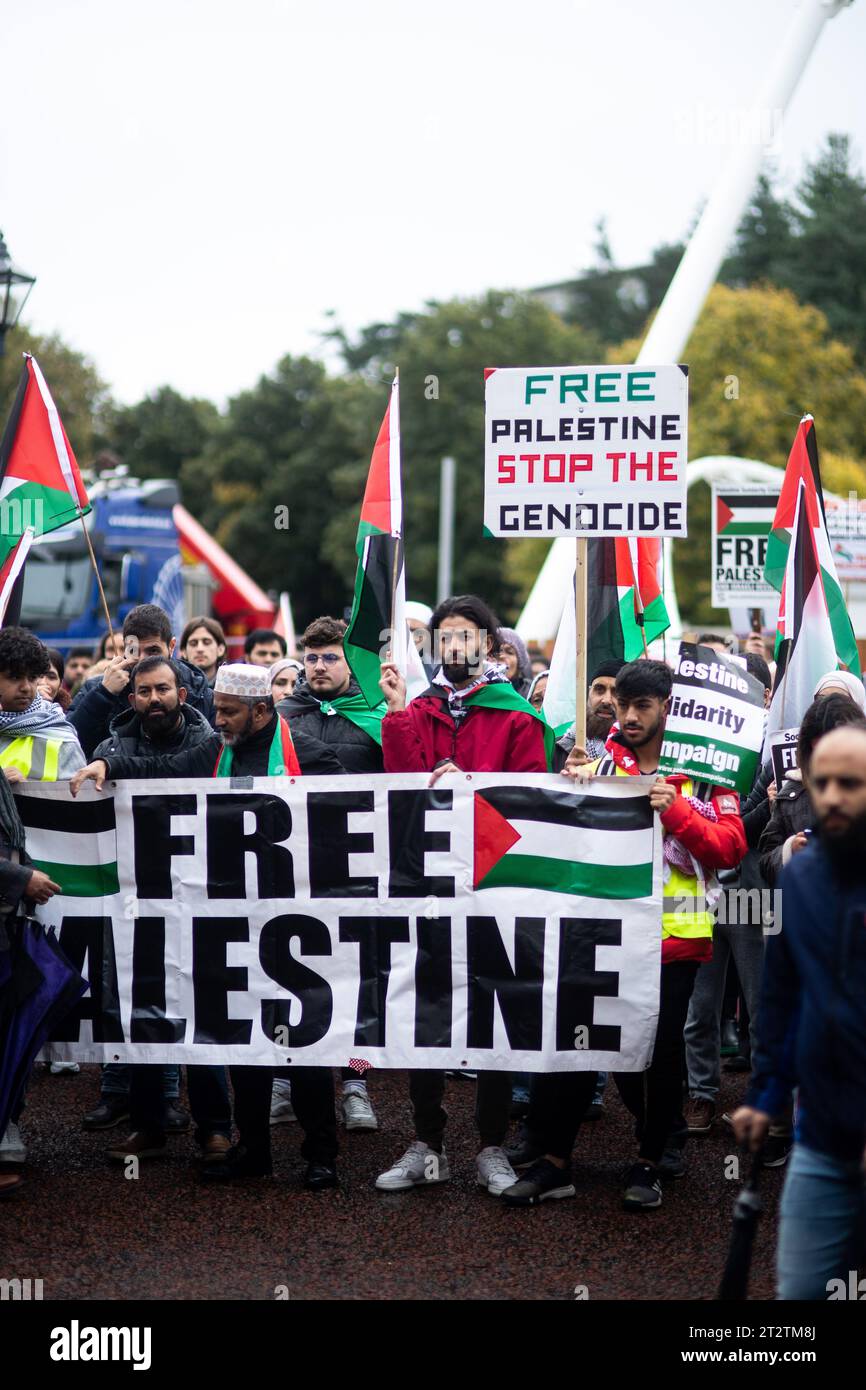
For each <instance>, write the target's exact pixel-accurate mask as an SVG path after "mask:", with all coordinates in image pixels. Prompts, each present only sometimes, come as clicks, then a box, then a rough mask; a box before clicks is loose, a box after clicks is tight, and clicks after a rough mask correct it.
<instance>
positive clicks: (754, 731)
mask: <svg viewBox="0 0 866 1390" xmlns="http://www.w3.org/2000/svg"><path fill="white" fill-rule="evenodd" d="M763 739H764V687H763V686H762V685H761V682H760V681H758V680H755V678H754V676H750V675H749V673H748V672H747V670H746V668H745V666H744V665H740V663H739V661H736V660H734V659H733V658H731V657H725V656H721V655H720V654H719V653H718V652H715V651H713V649H712V648H711V647H699V646H696V645H695V643H693V642H682V643H680V651H679V656H678V657H677V661H676V665H675V666H674V685H673V690H672V691H671V708H670V714H669V715H668V718H667V723H666V724H665V737H664V742H663V743H662V752H661V758H660V759H659V772H661V773H664V774H666V773H671V772H684V773H686V774H688V775H689V776H690V777H694V778H696V779H697V780H699V781H701V782H713V783H715V784H716V785H717V786H719V787H730V788H731V790H732V791H736V792H741V793H746V792H748V791H750V790H751V786H752V783H753V781H754V779H755V772H756V771H757V767H758V759H759V757H760V753H761V745H762V743H763Z"/></svg>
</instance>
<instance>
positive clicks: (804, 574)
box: [763, 477, 859, 762]
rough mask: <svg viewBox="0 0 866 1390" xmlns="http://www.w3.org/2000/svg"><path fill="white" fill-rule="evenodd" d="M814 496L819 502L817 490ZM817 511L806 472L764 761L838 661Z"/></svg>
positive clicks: (785, 583)
mask: <svg viewBox="0 0 866 1390" xmlns="http://www.w3.org/2000/svg"><path fill="white" fill-rule="evenodd" d="M811 496H812V500H813V501H814V493H813V494H811ZM780 506H781V499H780ZM777 515H778V513H777ZM814 516H815V513H814V509H813V508H812V507H810V491H809V484H808V483H807V481H806V479H805V478H803V477H800V478H799V479H798V481H797V491H796V493H795V497H794V513H793V522H792V526H791V533H790V543H789V545H788V554H787V564H786V567H785V575H784V578H783V580H782V600H781V603H780V605H779V626H778V632H777V635H776V680H775V683H774V686H773V698H772V701H771V704H770V711H769V716H768V719H767V729H766V733H765V737H764V754H763V760H764V762H767V760H768V759H769V758H770V756H771V739H772V736H773V735H774V734H776V733H778V732H779V730H781V729H787V728H789V727H790V726H792V725H795V724H800V723H801V721H802V719H803V715H804V714H805V713H806V710H807V709H808V707H809V705H810V704H811V703H812V693H813V691H814V689H815V686H816V685H817V684H818V681H819V680H820V679H821V677H822V676H824V675H826V674H827V672H828V671H834V670H835V669H836V665H837V660H836V642H835V636H834V632H833V625H832V622H831V619H830V611H829V607H828V603H827V593H826V589H825V585H824V576H823V567H822V565H821V562H820V556H819V552H818V540H817V537H818V530H819V528H818V527H816V526H815V524H814ZM824 534H825V535H826V532H825V533H824ZM846 616H847V615H846ZM858 671H859V668H858Z"/></svg>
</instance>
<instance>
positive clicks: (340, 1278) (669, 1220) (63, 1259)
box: [0, 1066, 784, 1300]
mask: <svg viewBox="0 0 866 1390" xmlns="http://www.w3.org/2000/svg"><path fill="white" fill-rule="evenodd" d="M744 1086H745V1082H744V1079H743V1078H742V1077H741V1076H733V1077H726V1078H725V1081H724V1089H723V1093H722V1100H723V1102H724V1108H730V1106H731V1105H732V1104H733V1103H734V1102H735V1101H736V1100H737V1099H738V1097H739V1096H740V1095H741V1093H742V1091H743V1089H744ZM369 1087H370V1094H371V1097H372V1099H373V1101H374V1104H375V1107H376V1110H377V1112H378V1116H379V1123H380V1128H379V1131H378V1133H375V1134H364V1133H360V1134H359V1133H353V1134H349V1135H346V1134H345V1132H344V1131H342V1129H341V1145H342V1151H341V1156H340V1160H339V1165H340V1176H341V1186H340V1189H339V1191H337V1192H327V1193H321V1194H317V1195H313V1194H308V1193H306V1192H304V1190H303V1189H302V1188H301V1186H300V1180H301V1176H302V1174H303V1171H304V1163H303V1160H302V1159H301V1157H300V1154H299V1152H298V1148H299V1144H300V1134H299V1131H298V1127H297V1125H292V1126H283V1127H280V1128H278V1129H275V1130H274V1131H273V1135H274V1177H273V1178H272V1179H259V1180H256V1181H254V1182H248V1183H246V1184H244V1185H240V1184H239V1185H236V1186H234V1187H231V1188H224V1187H222V1186H217V1187H216V1189H214V1187H213V1186H211V1185H207V1186H205V1185H204V1184H202V1183H201V1182H200V1181H199V1179H198V1178H197V1175H196V1168H195V1165H194V1163H193V1154H194V1145H193V1141H192V1136H191V1133H190V1134H187V1135H180V1136H177V1137H174V1138H172V1139H170V1140H169V1150H168V1157H166V1158H163V1159H159V1160H156V1161H153V1162H151V1163H143V1164H142V1165H141V1175H140V1177H139V1179H138V1180H137V1181H133V1180H129V1179H126V1178H124V1176H123V1173H122V1170H121V1169H118V1167H116V1166H112V1165H109V1164H108V1163H107V1161H106V1160H105V1158H104V1156H103V1155H104V1151H105V1149H106V1148H107V1147H108V1145H109V1144H110V1143H111V1141H112V1140H113V1139H114V1138H115V1137H117V1136H119V1135H121V1134H125V1133H126V1132H127V1131H128V1126H126V1125H124V1126H122V1127H120V1128H119V1129H118V1130H109V1131H107V1132H103V1133H99V1134H87V1133H85V1132H84V1131H83V1130H82V1129H81V1127H80V1119H81V1115H82V1114H83V1113H84V1111H85V1110H88V1109H90V1108H92V1106H93V1105H95V1103H96V1100H97V1094H98V1068H96V1067H92V1066H88V1067H83V1068H82V1070H81V1072H80V1073H79V1074H78V1075H77V1076H68V1075H61V1076H51V1075H50V1074H49V1073H48V1072H47V1070H45V1069H43V1068H41V1067H40V1068H39V1069H37V1071H36V1072H35V1073H34V1075H33V1078H32V1080H31V1083H30V1087H29V1091H28V1104H27V1109H26V1111H25V1113H24V1116H23V1118H22V1121H21V1129H22V1133H23V1135H24V1138H25V1140H26V1142H27V1144H28V1146H29V1154H28V1163H27V1165H26V1167H25V1168H24V1170H23V1171H24V1173H25V1176H26V1177H27V1185H26V1187H25V1188H22V1189H21V1191H20V1192H19V1193H18V1194H17V1195H16V1196H14V1197H12V1198H8V1199H6V1200H5V1201H3V1202H0V1278H2V1277H10V1278H11V1277H16V1276H17V1277H20V1278H26V1277H30V1278H33V1279H37V1278H39V1279H42V1280H43V1287H44V1298H45V1299H75V1300H79V1299H84V1300H89V1299H104V1298H107V1299H131V1300H138V1299H273V1298H275V1297H277V1296H283V1297H285V1296H286V1295H288V1297H289V1298H291V1299H292V1300H298V1299H301V1300H302V1299H331V1300H340V1299H361V1300H366V1299H485V1300H494V1299H538V1300H547V1299H559V1300H571V1299H573V1298H574V1297H575V1289H576V1287H577V1286H585V1288H586V1291H587V1294H588V1296H589V1298H590V1299H640V1300H644V1299H647V1300H655V1299H665V1300H667V1299H695V1298H697V1299H712V1298H714V1297H715V1293H716V1289H717V1285H718V1280H719V1276H720V1273H721V1270H722V1267H723V1264H724V1258H725V1253H726V1250H727V1243H728V1237H729V1232H730V1216H731V1210H732V1206H733V1202H734V1198H735V1196H736V1192H737V1188H738V1184H737V1183H736V1182H734V1181H731V1180H730V1179H726V1177H725V1166H726V1158H727V1156H729V1155H731V1154H733V1153H734V1152H735V1150H734V1145H733V1142H732V1138H731V1134H730V1131H729V1130H728V1129H727V1128H726V1127H725V1126H723V1125H722V1124H721V1123H717V1124H716V1125H715V1126H714V1128H713V1130H712V1131H711V1133H710V1134H709V1135H708V1136H706V1137H701V1138H696V1139H694V1140H692V1141H691V1143H690V1145H689V1148H688V1158H689V1173H688V1176H687V1177H686V1178H684V1179H682V1180H680V1181H678V1182H676V1183H669V1184H667V1185H666V1187H665V1198H664V1204H663V1206H662V1208H661V1209H660V1210H658V1211H654V1212H648V1213H640V1214H637V1215H634V1214H629V1213H626V1212H624V1211H622V1209H621V1206H620V1194H621V1186H622V1183H621V1178H622V1171H623V1167H624V1165H625V1164H626V1163H628V1162H629V1161H631V1159H632V1157H633V1155H634V1152H635V1145H634V1141H633V1139H632V1138H631V1118H630V1116H629V1115H628V1114H627V1112H626V1111H625V1110H624V1109H623V1107H622V1105H621V1103H620V1101H619V1098H618V1096H617V1094H616V1091H615V1089H614V1087H613V1085H612V1083H611V1084H610V1085H609V1086H608V1091H607V1095H606V1106H607V1112H606V1115H605V1117H604V1119H603V1120H601V1121H599V1122H598V1123H594V1124H587V1125H584V1126H583V1128H582V1129H581V1133H580V1135H579V1137H578V1141H577V1149H576V1182H577V1186H578V1192H577V1197H576V1198H575V1199H574V1200H570V1201H563V1202H549V1203H547V1204H546V1205H545V1206H543V1207H542V1208H540V1209H533V1210H520V1211H512V1210H507V1209H505V1208H503V1205H502V1204H501V1203H500V1202H499V1201H498V1200H496V1199H494V1198H492V1197H490V1196H488V1195H487V1193H485V1192H483V1191H482V1190H481V1189H480V1188H478V1187H477V1186H476V1185H475V1181H474V1165H473V1159H474V1154H475V1147H476V1146H475V1142H474V1141H475V1133H474V1125H473V1122H472V1107H473V1103H474V1084H473V1082H471V1081H469V1080H467V1079H465V1078H462V1077H455V1078H451V1079H449V1081H448V1090H447V1099H446V1105H447V1108H448V1111H449V1115H450V1121H449V1126H448V1133H447V1135H446V1150H447V1152H448V1155H449V1158H450V1162H451V1168H452V1173H453V1177H452V1180H451V1182H450V1183H447V1184H443V1185H442V1186H441V1187H437V1188H434V1189H429V1190H426V1191H421V1192H417V1191H415V1192H408V1193H394V1194H380V1193H378V1192H376V1191H375V1190H374V1188H373V1181H374V1179H375V1177H376V1175H377V1173H379V1172H380V1171H381V1170H382V1169H383V1168H386V1167H388V1166H390V1163H391V1162H392V1161H393V1160H394V1158H395V1157H396V1156H397V1155H398V1154H399V1153H401V1152H402V1150H403V1148H404V1147H405V1145H406V1143H408V1141H409V1140H410V1139H411V1137H412V1134H411V1122H410V1114H409V1107H408V1102H407V1099H406V1084H405V1076H404V1074H402V1073H399V1072H390V1073H384V1072H378V1073H376V1072H374V1073H373V1074H372V1075H371V1077H370V1078H369ZM783 1177H784V1170H783V1169H782V1170H774V1171H771V1172H769V1173H767V1174H766V1175H765V1181H764V1191H765V1198H766V1205H767V1210H766V1212H765V1215H764V1217H763V1219H762V1222H761V1226H760V1229H759V1234H758V1237H757V1241H756V1245H755V1252H754V1258H753V1265H752V1282H751V1285H750V1296H751V1297H752V1298H757V1299H767V1298H772V1296H773V1254H774V1249H775V1234H776V1221H775V1213H776V1206H777V1201H778V1194H779V1191H780V1189H781V1184H782V1179H783Z"/></svg>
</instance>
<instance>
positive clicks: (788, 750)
mask: <svg viewBox="0 0 866 1390" xmlns="http://www.w3.org/2000/svg"><path fill="white" fill-rule="evenodd" d="M799 737H800V726H799V725H797V726H796V727H795V728H793V729H778V730H777V731H776V733H774V734H773V735H772V736H771V738H770V757H771V758H772V760H773V779H774V781H775V783H776V791H781V790H782V783H783V782H784V780H785V778H786V777H788V776H789V775H790V773H791V771H792V770H793V769H794V768H795V767H796V766H797V742H798V740H799Z"/></svg>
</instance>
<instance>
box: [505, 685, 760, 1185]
mask: <svg viewBox="0 0 866 1390" xmlns="http://www.w3.org/2000/svg"><path fill="white" fill-rule="evenodd" d="M672 684H673V676H672V673H671V670H670V668H669V667H668V666H666V665H665V663H664V662H663V661H648V660H640V661H632V662H629V664H628V665H627V666H623V668H622V670H621V671H620V672H619V674H618V676H617V678H616V686H615V688H614V702H615V706H616V715H617V721H618V726H619V727H618V732H613V731H612V733H611V736H610V737H609V739H608V741H607V745H606V752H605V754H604V755H603V756H602V757H601V758H599V759H597V761H596V762H594V763H588V764H586V765H585V766H583V767H572V768H569V767H566V769H565V772H566V774H567V775H572V776H575V777H577V778H579V779H581V780H586V779H589V778H592V777H599V776H601V777H604V776H608V777H610V776H616V777H637V776H644V777H646V776H651V775H653V774H655V773H656V772H657V770H658V763H659V756H660V753H661V746H662V739H663V738H664V728H665V720H666V719H667V715H668V710H669V708H670V693H671V686H672ZM701 785H703V784H696V783H692V782H691V780H690V779H688V778H686V777H683V776H679V775H675V776H672V777H657V778H656V781H655V782H654V783H653V786H652V788H651V790H650V794H649V798H650V805H651V806H652V807H653V809H654V810H656V811H658V812H659V817H660V820H661V824H662V830H663V832H664V888H663V898H662V922H661V927H662V949H661V980H660V994H659V1017H658V1026H657V1029H656V1040H655V1046H654V1048H653V1055H652V1060H651V1062H650V1065H649V1068H648V1069H647V1071H645V1072H620V1073H617V1074H616V1078H615V1079H616V1083H617V1086H618V1088H619V1092H620V1095H621V1096H622V1098H623V1100H624V1101H625V1104H626V1105H627V1106H628V1108H629V1110H630V1111H631V1112H632V1114H633V1115H634V1117H635V1120H636V1121H637V1125H636V1135H637V1138H638V1140H639V1143H640V1149H639V1152H638V1158H637V1162H636V1163H635V1164H634V1165H633V1167H632V1168H631V1171H630V1173H629V1176H628V1180H627V1183H626V1188H625V1192H624V1194H623V1204H624V1206H625V1208H626V1210H628V1211H646V1210H649V1209H651V1208H653V1207H659V1206H661V1200H662V1195H661V1181H660V1178H661V1174H662V1173H667V1174H669V1175H670V1176H671V1177H679V1176H681V1175H682V1173H683V1172H684V1171H685V1169H684V1165H683V1162H682V1155H681V1153H680V1152H679V1150H678V1149H677V1150H671V1149H669V1147H668V1140H669V1137H670V1136H671V1134H672V1133H679V1132H680V1131H682V1130H684V1124H683V1122H682V1114H681V1109H682V1083H683V1077H682V1047H683V1029H684V1027H685V1022H686V1015H687V1014H688V1009H689V1000H690V998H691V994H692V988H693V986H694V983H695V976H696V974H697V971H698V966H699V965H700V964H701V962H702V961H705V960H710V959H711V958H712V952H713V945H712V937H713V919H712V910H711V905H710V904H708V901H707V891H708V886H710V885H708V880H712V877H713V871H714V870H716V869H728V868H733V867H734V866H735V865H736V864H738V863H739V862H740V860H741V859H742V858H743V856H744V855H745V853H746V832H745V830H744V828H743V822H742V820H741V819H740V804H739V798H738V797H737V796H736V795H734V794H733V793H732V792H728V791H724V790H723V789H722V788H718V787H716V788H709V795H708V797H707V799H706V800H704V799H702V798H701V797H699V796H698V795H696V793H697V792H698V791H699V790H700V787H701ZM594 1075H595V1074H594V1073H593V1072H557V1073H553V1074H551V1075H547V1076H541V1077H536V1078H533V1092H532V1104H531V1106H530V1112H529V1115H528V1117H527V1122H526V1126H527V1131H528V1132H529V1134H530V1135H531V1139H532V1142H533V1144H534V1146H535V1148H536V1151H538V1150H540V1151H541V1152H542V1153H543V1157H540V1158H538V1160H537V1162H535V1163H533V1164H532V1166H531V1167H529V1168H528V1171H527V1172H526V1173H525V1174H524V1176H523V1177H522V1178H521V1180H520V1181H519V1182H518V1183H516V1184H515V1185H514V1187H513V1188H511V1189H509V1190H507V1191H506V1192H505V1193H504V1201H505V1202H506V1203H507V1204H508V1205H514V1206H536V1205H537V1204H538V1203H539V1202H543V1201H546V1200H547V1199H548V1198H551V1197H573V1196H574V1186H573V1184H572V1182H571V1174H570V1164H571V1153H572V1149H573V1148H574V1140H575V1137H576V1135H577V1130H578V1127H579V1125H580V1120H581V1116H582V1115H583V1113H584V1111H585V1110H586V1107H587V1106H588V1105H589V1101H590V1098H591V1095H592V1084H591V1080H590V1078H592V1079H593V1080H594ZM666 1151H667V1152H666ZM663 1160H664V1163H663ZM514 1161H515V1162H517V1161H518V1160H517V1159H514Z"/></svg>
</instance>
